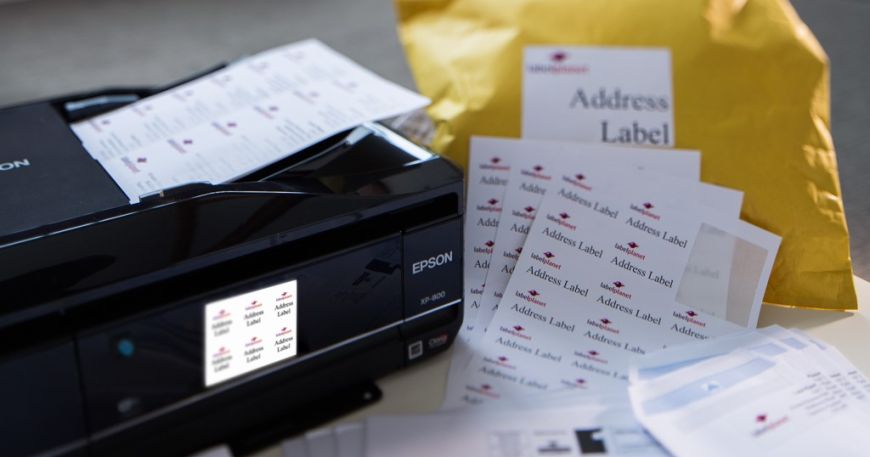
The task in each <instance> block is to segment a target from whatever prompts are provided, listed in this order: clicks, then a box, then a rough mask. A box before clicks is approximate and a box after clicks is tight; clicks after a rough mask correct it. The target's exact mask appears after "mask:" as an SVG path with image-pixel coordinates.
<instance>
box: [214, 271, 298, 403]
mask: <svg viewBox="0 0 870 457" xmlns="http://www.w3.org/2000/svg"><path fill="white" fill-rule="evenodd" d="M297 300H298V297H297V280H295V279H294V280H292V281H287V282H283V283H280V284H276V285H274V286H270V287H266V288H263V289H259V290H255V291H252V292H248V293H244V294H241V295H236V296H233V297H230V298H225V299H222V300H218V301H214V302H211V303H208V304H206V305H205V356H204V364H203V366H204V369H205V385H206V387H209V386H212V385H214V384H217V383H219V382H223V381H226V380H227V379H231V378H234V377H236V376H240V375H243V374H245V373H248V372H251V371H253V370H256V369H257V368H261V367H264V366H266V365H270V364H272V363H275V362H278V361H280V360H285V359H288V358H290V357H293V356H295V355H296V353H297V345H298V340H299V338H298V328H297V324H298V317H297V316H298V310H297V308H296V306H297Z"/></svg>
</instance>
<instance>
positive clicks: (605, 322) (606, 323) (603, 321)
mask: <svg viewBox="0 0 870 457" xmlns="http://www.w3.org/2000/svg"><path fill="white" fill-rule="evenodd" d="M611 322H612V321H611V320H610V319H608V318H606V317H605V318H602V319H601V323H602V324H604V325H610V323H611Z"/></svg>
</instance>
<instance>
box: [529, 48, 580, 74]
mask: <svg viewBox="0 0 870 457" xmlns="http://www.w3.org/2000/svg"><path fill="white" fill-rule="evenodd" d="M570 57H571V56H570V55H569V54H568V53H567V52H565V51H555V52H553V53H551V54H550V55H549V56H547V62H544V63H533V64H529V65H527V66H526V70H527V71H528V72H529V73H536V74H541V73H544V74H554V75H582V74H585V73H588V72H589V66H588V65H576V64H571V63H569V62H568V61H569V59H570Z"/></svg>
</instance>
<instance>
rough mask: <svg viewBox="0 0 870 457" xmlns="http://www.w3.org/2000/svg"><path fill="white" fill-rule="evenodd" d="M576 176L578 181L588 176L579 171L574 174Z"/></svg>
mask: <svg viewBox="0 0 870 457" xmlns="http://www.w3.org/2000/svg"><path fill="white" fill-rule="evenodd" d="M574 177H575V178H577V181H583V180H584V179H586V176H583V175H582V174H580V173H577V174H576V175H574Z"/></svg>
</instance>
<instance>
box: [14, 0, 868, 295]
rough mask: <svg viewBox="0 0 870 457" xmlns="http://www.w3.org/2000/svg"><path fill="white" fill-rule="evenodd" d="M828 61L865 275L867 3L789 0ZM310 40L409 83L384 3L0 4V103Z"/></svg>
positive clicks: (164, 73)
mask: <svg viewBox="0 0 870 457" xmlns="http://www.w3.org/2000/svg"><path fill="white" fill-rule="evenodd" d="M792 3H793V5H794V6H795V8H796V9H797V11H798V13H799V14H800V16H801V17H802V18H803V20H804V22H806V23H807V24H808V25H809V26H810V28H811V29H812V30H813V32H814V33H815V35H816V37H818V39H819V41H820V42H821V43H822V46H824V48H825V50H826V51H827V53H828V56H829V58H830V60H831V98H832V127H833V136H834V143H835V145H836V147H837V154H838V158H839V163H840V179H841V183H842V185H843V193H844V195H845V203H846V215H847V218H848V222H849V230H850V232H851V243H852V258H853V262H854V268H855V273H856V274H858V275H859V276H861V277H863V278H866V279H870V230H867V227H868V225H870V179H867V177H866V175H867V172H868V171H870V145H868V143H870V77H868V75H870V55H868V48H870V0H795V1H793V2H792ZM309 37H316V38H319V39H320V40H322V41H324V42H325V43H326V44H328V45H330V46H332V47H333V48H335V49H336V50H338V51H340V52H342V53H344V54H346V55H348V56H349V57H351V58H352V59H354V60H356V61H357V62H359V63H360V64H362V65H364V66H366V67H368V68H370V69H372V70H374V71H375V72H377V73H379V74H380V75H382V76H384V77H386V78H388V79H390V80H393V81H395V82H397V83H399V84H401V85H404V86H406V87H410V88H413V87H414V82H413V79H412V78H411V74H410V71H409V69H408V66H407V64H406V63H405V59H404V55H403V53H402V48H401V46H400V45H399V42H398V38H397V37H396V26H395V13H394V11H393V5H392V1H391V0H353V1H348V0H345V1H341V0H307V1H306V0H246V1H237V0H150V1H137V0H0V106H6V105H10V104H14V103H18V102H23V101H28V100H32V99H38V98H47V97H51V96H54V95H61V94H64V93H68V92H74V91H80V90H87V89H98V88H104V87H107V86H136V85H142V86H151V85H163V84H166V83H169V82H172V81H174V80H176V79H180V78H184V77H186V76H189V75H191V74H193V73H196V72H199V71H201V70H204V69H207V68H209V67H212V66H214V65H216V64H218V63H220V62H224V61H227V60H232V59H235V58H237V57H239V56H242V55H245V54H252V53H255V52H257V51H261V50H264V49H267V48H270V47H273V46H278V45H281V44H285V43H289V42H292V41H296V40H300V39H304V38H309Z"/></svg>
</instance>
